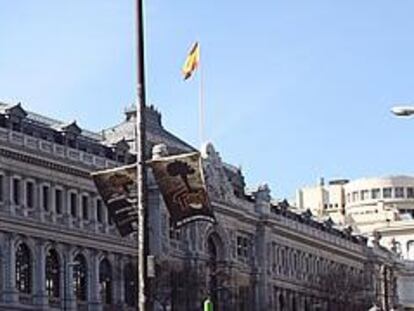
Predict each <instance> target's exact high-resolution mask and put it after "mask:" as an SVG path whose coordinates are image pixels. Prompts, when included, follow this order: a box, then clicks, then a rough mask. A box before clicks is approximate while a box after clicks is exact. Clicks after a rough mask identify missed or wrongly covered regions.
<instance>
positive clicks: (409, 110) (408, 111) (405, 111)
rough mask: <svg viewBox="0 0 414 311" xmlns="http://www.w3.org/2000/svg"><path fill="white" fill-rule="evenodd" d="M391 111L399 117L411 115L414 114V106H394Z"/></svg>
mask: <svg viewBox="0 0 414 311" xmlns="http://www.w3.org/2000/svg"><path fill="white" fill-rule="evenodd" d="M391 112H392V113H393V114H394V115H396V116H398V117H410V116H412V115H414V106H394V107H392V108H391Z"/></svg>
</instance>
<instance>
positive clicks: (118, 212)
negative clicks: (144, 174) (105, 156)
mask: <svg viewBox="0 0 414 311" xmlns="http://www.w3.org/2000/svg"><path fill="white" fill-rule="evenodd" d="M91 175H92V177H93V180H94V182H95V185H96V188H97V189H98V192H99V194H100V195H101V196H102V199H103V200H104V202H105V204H106V206H107V210H108V213H109V217H111V219H112V220H113V222H114V223H115V226H116V227H117V229H118V231H119V233H120V235H121V236H123V237H124V236H127V235H128V234H130V233H132V232H136V231H137V225H138V211H137V202H138V200H137V184H136V180H137V166H136V164H133V165H128V166H122V167H117V168H114V169H110V170H105V171H99V172H95V173H92V174H91Z"/></svg>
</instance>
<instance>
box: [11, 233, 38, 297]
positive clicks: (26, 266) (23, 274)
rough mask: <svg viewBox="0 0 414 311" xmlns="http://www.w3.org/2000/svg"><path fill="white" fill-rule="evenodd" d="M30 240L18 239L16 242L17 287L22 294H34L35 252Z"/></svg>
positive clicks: (15, 275)
mask: <svg viewBox="0 0 414 311" xmlns="http://www.w3.org/2000/svg"><path fill="white" fill-rule="evenodd" d="M33 249H34V248H33V247H32V245H31V243H29V241H26V240H23V239H17V240H16V241H15V243H14V250H13V252H14V263H13V264H14V266H15V274H14V277H15V287H16V289H17V291H18V292H20V293H22V294H32V291H33V279H34V277H33V266H34V260H33V259H34V252H33Z"/></svg>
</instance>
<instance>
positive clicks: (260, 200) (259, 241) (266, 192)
mask: <svg viewBox="0 0 414 311" xmlns="http://www.w3.org/2000/svg"><path fill="white" fill-rule="evenodd" d="M255 197H256V202H255V210H256V213H258V214H260V215H261V217H266V215H267V214H268V213H269V212H270V189H269V187H268V186H267V185H262V186H260V187H259V188H258V190H257V191H256V192H255ZM268 235H269V233H268V229H267V228H266V226H265V225H264V224H263V222H259V223H258V225H257V227H256V236H255V239H254V243H255V251H256V253H255V254H253V255H254V258H256V262H254V265H255V268H256V269H257V278H256V281H257V283H256V297H255V298H256V299H255V304H256V306H255V309H256V310H266V309H267V299H266V297H267V296H266V287H267V284H268V275H267V271H268V267H269V264H270V263H269V258H268V254H269V253H268V251H267V248H268V247H269V245H267V243H266V241H267V240H268V238H267V237H268Z"/></svg>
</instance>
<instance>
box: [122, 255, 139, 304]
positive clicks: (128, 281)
mask: <svg viewBox="0 0 414 311" xmlns="http://www.w3.org/2000/svg"><path fill="white" fill-rule="evenodd" d="M124 293H125V303H126V304H127V305H128V306H130V307H134V306H135V305H136V301H137V295H136V293H137V271H136V269H135V268H134V266H133V265H132V264H131V263H128V264H126V265H125V268H124Z"/></svg>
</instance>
